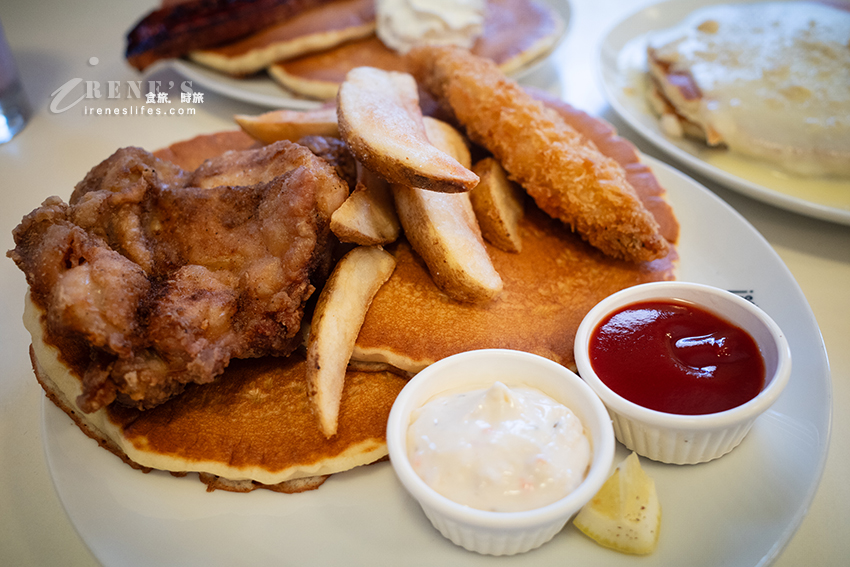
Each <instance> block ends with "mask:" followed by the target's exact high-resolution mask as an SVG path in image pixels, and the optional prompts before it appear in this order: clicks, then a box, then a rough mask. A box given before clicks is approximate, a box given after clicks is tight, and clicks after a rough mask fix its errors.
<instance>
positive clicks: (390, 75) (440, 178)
mask: <svg viewBox="0 0 850 567" xmlns="http://www.w3.org/2000/svg"><path fill="white" fill-rule="evenodd" d="M337 120H338V122H339V132H340V136H341V137H342V139H343V140H345V142H346V143H347V144H348V147H349V148H350V149H351V151H352V153H353V154H354V155H355V157H357V159H358V160H360V161H361V162H362V163H363V164H364V165H365V166H366V167H368V168H369V169H371V170H372V171H374V172H376V173H378V174H379V175H381V176H382V177H384V178H385V179H386V180H387V181H389V182H391V183H401V184H404V185H408V186H411V187H418V188H422V189H429V190H431V191H440V192H445V193H457V192H464V191H469V190H470V189H472V188H473V187H475V186H476V185H477V184H478V176H477V175H475V174H474V173H473V172H472V171H470V170H469V168H468V167H464V166H463V165H461V164H460V163H458V161H457V160H456V159H454V158H453V157H451V156H449V155H447V154H446V153H445V152H444V151H440V150H439V149H437V148H436V147H435V146H434V145H433V144H432V143H431V142H429V141H428V136H427V135H426V134H425V127H424V125H423V122H422V111H421V110H420V108H419V91H418V88H417V86H416V81H414V80H413V77H412V76H411V75H409V74H407V73H398V72H394V71H383V70H380V69H375V68H373V67H357V68H355V69H352V70H351V71H349V73H348V74H347V75H346V78H345V81H344V82H343V83H342V85H340V88H339V93H338V94H337Z"/></svg>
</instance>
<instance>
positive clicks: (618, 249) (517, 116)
mask: <svg viewBox="0 0 850 567" xmlns="http://www.w3.org/2000/svg"><path fill="white" fill-rule="evenodd" d="M408 62H409V63H410V65H411V69H412V71H413V74H414V75H415V76H416V78H417V80H418V81H419V83H420V85H421V86H422V87H423V88H424V89H425V90H427V91H428V92H430V93H431V94H432V95H433V96H435V97H436V98H437V99H438V100H439V101H440V102H441V103H442V104H443V105H444V106H445V107H447V108H448V109H450V110H451V111H452V112H453V113H454V115H455V116H456V118H457V119H458V121H459V122H460V123H461V124H462V125H463V126H464V127H465V128H466V132H467V134H468V135H469V137H470V138H471V139H472V140H473V141H474V142H476V143H478V144H481V145H482V146H484V147H485V148H487V149H488V150H490V151H491V152H492V153H493V154H494V155H495V156H496V158H497V159H499V160H500V161H501V162H502V165H503V166H504V167H505V169H506V170H507V171H508V173H509V174H510V176H511V178H512V179H513V180H515V181H516V182H517V183H519V184H520V185H522V186H523V187H524V188H525V190H526V191H527V192H528V193H529V195H531V197H532V198H533V199H534V200H535V202H536V203H537V205H538V206H539V207H541V208H542V209H543V210H544V211H546V213H547V214H549V215H551V216H552V217H555V218H558V219H560V220H562V221H563V222H565V223H566V224H568V225H569V226H571V227H572V228H573V229H574V230H575V231H576V232H578V233H579V234H580V235H581V236H582V238H584V239H585V240H587V241H588V242H589V243H590V244H592V245H593V246H595V247H597V248H599V249H600V250H602V251H603V252H604V253H606V254H608V255H609V256H612V257H614V258H621V259H625V260H628V261H632V262H642V261H650V260H654V259H657V258H662V257H664V256H665V255H666V254H667V252H668V250H669V248H668V244H667V241H666V240H665V239H664V237H663V236H662V235H661V233H660V230H659V226H658V223H657V222H656V221H655V219H654V218H653V216H652V215H651V214H650V213H649V212H648V211H647V210H646V208H645V207H644V206H643V204H642V203H641V201H640V199H639V198H638V196H637V194H636V193H635V191H634V188H632V187H631V185H630V184H629V183H628V181H627V180H626V176H625V172H624V170H623V168H622V167H621V166H620V165H619V164H618V163H617V162H616V161H615V160H613V159H612V158H609V157H607V156H605V155H603V154H602V153H600V152H599V151H598V149H597V148H596V147H595V146H594V145H593V144H590V143H587V142H586V141H585V140H584V139H583V138H582V136H581V135H580V134H579V133H578V132H577V131H576V130H575V129H574V128H572V127H571V126H569V125H568V124H567V123H566V122H565V121H564V120H563V118H561V117H560V116H559V115H558V113H557V112H554V111H552V110H550V109H547V108H546V107H545V106H544V105H543V104H542V103H541V102H539V101H537V100H534V99H533V98H532V97H531V96H530V95H529V94H528V93H526V92H525V91H524V90H523V89H522V88H521V87H520V86H519V85H518V84H517V83H516V82H514V81H512V80H510V79H508V78H507V77H505V75H504V74H503V73H502V72H501V71H500V70H499V69H498V68H497V67H496V66H495V65H494V64H493V63H492V62H491V61H487V60H485V59H482V58H478V57H475V56H473V55H471V54H470V53H469V52H468V51H466V50H463V49H459V48H453V47H431V46H429V47H418V48H415V49H413V50H412V51H411V52H410V53H409V54H408Z"/></svg>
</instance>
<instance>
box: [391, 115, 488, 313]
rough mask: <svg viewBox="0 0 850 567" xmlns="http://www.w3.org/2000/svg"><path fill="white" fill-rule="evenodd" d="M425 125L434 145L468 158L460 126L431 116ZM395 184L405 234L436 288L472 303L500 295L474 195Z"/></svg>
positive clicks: (461, 157) (458, 299) (397, 208)
mask: <svg viewBox="0 0 850 567" xmlns="http://www.w3.org/2000/svg"><path fill="white" fill-rule="evenodd" d="M424 123H425V129H426V131H427V134H428V137H429V139H431V140H432V141H433V143H434V144H435V145H437V146H438V147H440V148H441V149H444V150H445V151H453V148H454V150H457V151H458V154H457V155H455V156H454V157H455V158H458V159H460V160H464V159H465V160H467V162H468V161H469V159H470V158H469V150H468V149H467V148H466V144H465V142H464V141H463V137H462V136H461V135H460V134H459V133H458V132H457V130H455V129H454V128H452V127H451V126H449V125H448V124H446V123H445V122H440V121H439V120H435V119H433V118H427V117H426V118H425V122H424ZM458 140H459V141H460V145H458ZM461 147H462V148H463V149H462V150H461V149H460V148H461ZM464 151H465V154H464V153H463V152H464ZM392 187H393V195H394V196H395V203H396V211H397V212H398V216H399V220H401V224H402V227H404V233H405V236H406V237H407V240H408V241H409V242H410V244H411V246H413V249H414V250H416V252H417V253H418V254H419V255H420V256H421V257H422V259H423V260H424V261H425V264H426V265H427V266H428V271H429V272H430V274H431V277H432V278H433V280H434V283H435V284H436V285H437V287H439V288H440V289H441V290H442V291H443V292H444V293H445V294H446V295H448V296H449V297H451V298H453V299H455V300H457V301H464V302H468V303H484V302H487V301H490V300H492V299H494V298H495V297H496V296H498V295H499V293H500V292H501V291H502V278H501V277H500V276H499V273H498V272H497V271H496V269H495V268H494V267H493V263H492V262H491V260H490V256H489V254H488V253H487V248H486V247H485V245H484V240H483V238H482V236H481V231H480V229H479V228H478V221H477V220H476V218H475V212H474V211H473V209H472V203H471V202H470V199H469V194H468V193H438V192H435V191H427V190H424V189H418V188H415V187H409V186H406V185H393V186H392Z"/></svg>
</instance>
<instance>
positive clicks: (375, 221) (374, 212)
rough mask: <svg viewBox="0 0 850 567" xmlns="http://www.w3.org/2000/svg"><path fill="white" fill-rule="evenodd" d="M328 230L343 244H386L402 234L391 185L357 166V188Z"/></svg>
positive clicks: (334, 215)
mask: <svg viewBox="0 0 850 567" xmlns="http://www.w3.org/2000/svg"><path fill="white" fill-rule="evenodd" d="M331 231H332V232H333V233H334V234H335V235H336V236H337V238H339V239H340V240H341V241H342V242H353V243H354V244H360V245H361V246H373V245H377V244H389V243H390V242H395V241H396V239H397V238H398V236H399V234H400V233H401V224H400V223H399V220H398V215H397V214H396V212H395V203H394V201H393V194H392V191H391V190H390V185H389V183H387V182H386V181H385V180H384V179H383V178H381V177H378V176H377V175H375V174H374V173H372V172H371V171H369V170H368V169H366V168H365V167H363V166H362V165H360V164H359V163H358V164H357V185H356V186H355V187H354V191H352V192H351V195H349V196H348V199H346V200H345V202H344V203H343V204H342V206H340V208H338V209H337V210H336V211H335V212H334V214H333V215H332V216H331Z"/></svg>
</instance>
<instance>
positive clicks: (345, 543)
mask: <svg viewBox="0 0 850 567" xmlns="http://www.w3.org/2000/svg"><path fill="white" fill-rule="evenodd" d="M644 159H645V160H646V162H647V163H648V164H649V165H650V166H651V167H652V169H653V170H654V172H655V174H656V175H657V177H658V179H659V181H660V183H661V184H662V185H663V186H664V187H665V188H666V190H667V193H668V198H669V201H670V203H671V205H672V206H673V208H674V210H675V212H676V215H677V218H678V220H679V222H680V223H681V235H680V238H679V242H678V245H677V248H678V251H679V255H680V258H681V259H680V261H679V265H678V270H677V279H679V280H683V281H693V282H699V283H705V284H710V285H713V286H717V287H721V288H724V289H729V290H732V291H734V292H735V293H738V294H739V295H742V296H745V297H747V298H748V299H750V300H752V301H753V302H754V303H755V304H756V305H758V306H759V307H761V308H762V309H763V310H764V311H766V312H767V313H768V314H769V315H770V316H771V317H772V318H773V319H774V320H775V321H776V322H777V323H778V324H779V326H780V327H781V328H782V329H784V330H785V332H786V334H787V338H788V341H789V344H790V347H791V352H792V358H793V370H792V375H791V378H790V381H789V383H788V386H787V388H786V390H785V391H784V393H783V394H782V395H781V396H780V398H779V399H778V401H777V402H776V403H775V405H774V406H772V408H771V409H770V410H769V411H767V412H766V413H765V414H764V415H762V416H761V417H760V418H759V419H758V420H757V421H756V423H755V425H754V427H753V429H752V430H751V432H750V434H749V435H748V436H747V438H746V439H745V440H744V441H743V443H742V444H741V445H740V446H739V447H738V448H736V449H735V450H733V451H732V452H731V453H729V454H728V455H726V456H724V457H723V458H721V459H718V460H716V461H712V462H710V463H706V464H701V465H695V466H676V465H664V464H660V463H655V462H652V461H649V460H646V459H642V462H643V466H644V467H645V469H646V471H647V473H648V474H649V475H650V476H651V477H652V478H654V480H655V483H656V486H657V489H658V495H659V499H660V501H661V506H662V510H663V519H662V527H661V538H660V541H659V544H658V548H657V550H656V551H655V553H653V554H652V555H650V556H647V557H644V558H641V559H640V561H641V563H642V564H652V565H717V564H735V565H766V564H769V563H770V562H771V561H772V560H773V559H774V558H776V557H777V556H778V554H779V553H780V552H781V551H782V549H783V548H784V546H785V545H786V544H787V542H788V541H789V539H790V538H791V536H792V535H793V533H794V532H795V530H796V529H797V527H798V525H799V524H800V522H801V521H802V519H803V517H804V516H805V514H806V512H807V510H808V507H809V505H810V504H811V501H812V499H813V497H814V493H815V490H816V488H817V485H818V482H819V480H820V477H821V473H822V471H823V467H824V464H825V461H826V453H827V446H828V438H829V429H830V423H831V411H832V404H831V383H830V377H829V368H828V363H827V358H826V352H825V348H824V344H823V341H822V339H821V336H820V332H819V329H818V326H817V323H816V321H815V318H814V315H813V314H812V312H811V310H810V308H809V306H808V304H807V302H806V299H805V297H804V296H803V294H802V291H801V290H800V288H799V287H798V285H797V283H796V282H795V281H794V278H793V277H792V275H791V274H790V272H789V271H788V270H787V268H786V267H785V266H784V264H783V263H782V261H781V260H780V258H779V257H778V255H777V254H776V253H775V252H774V251H773V249H772V248H771V246H770V245H769V244H768V243H767V241H765V240H764V238H763V237H762V236H761V235H760V234H758V232H757V231H756V230H755V229H754V228H753V227H752V226H751V225H749V223H747V221H746V220H744V218H743V217H741V216H740V215H739V214H738V213H737V212H735V211H734V210H733V209H732V208H731V207H729V206H728V205H726V204H725V203H724V202H723V201H721V200H720V199H719V198H717V197H716V196H714V195H713V194H712V193H711V192H709V191H708V190H706V189H705V188H704V187H702V186H700V185H699V184H698V183H696V182H695V181H693V180H692V179H690V178H689V177H687V176H685V175H683V174H682V173H679V172H678V171H676V170H674V169H672V168H670V167H669V166H666V165H664V164H662V163H660V162H658V161H657V160H653V159H651V158H648V157H647V158H644ZM42 412H43V434H44V446H45V452H46V456H47V464H48V468H49V470H50V473H51V476H52V478H53V481H54V484H55V486H56V490H57V493H58V495H59V498H60V500H61V502H62V504H63V505H64V507H65V509H66V511H67V513H68V516H69V518H70V520H71V522H72V523H73V524H74V526H75V528H76V529H77V531H78V533H79V534H80V536H81V537H82V539H83V540H84V541H85V542H86V544H87V545H88V547H89V548H90V549H91V551H92V552H93V554H94V555H95V557H96V558H97V559H98V560H99V561H100V562H101V563H102V564H104V565H107V566H108V565H124V564H128V563H144V564H154V563H168V564H181V565H196V564H197V565H232V564H265V563H273V562H274V563H276V564H307V563H311V564H319V565H324V564H340V563H342V564H346V565H359V564H363V565H365V564H368V565H397V564H398V563H399V562H400V561H403V562H404V563H405V564H410V565H426V564H427V565H433V564H435V563H436V564H452V565H454V564H463V565H485V564H492V563H493V562H494V561H500V562H505V563H510V564H516V565H520V564H534V565H563V564H564V561H566V560H571V561H574V562H576V563H577V564H584V563H587V564H592V563H599V564H606V565H632V564H634V563H635V561H637V560H638V559H637V558H635V557H632V556H628V555H620V554H618V553H615V552H613V551H609V550H606V549H603V548H601V547H599V546H597V545H596V544H595V543H593V542H592V541H591V540H589V539H588V538H586V537H584V536H583V535H582V534H581V533H579V532H578V531H577V530H576V529H575V528H574V527H573V526H571V525H568V526H567V527H566V528H565V529H564V531H563V532H562V533H559V534H558V535H557V536H556V537H555V538H554V539H553V540H552V541H551V542H549V543H547V544H545V545H544V546H543V547H541V548H540V549H537V550H534V551H531V552H529V553H526V554H522V555H517V556H513V557H508V558H502V559H499V560H496V559H494V558H492V557H486V556H481V555H478V554H475V553H470V552H467V551H465V550H463V549H461V548H460V547H456V546H454V545H452V544H451V543H450V542H449V541H448V540H446V539H444V538H443V537H442V536H440V534H439V533H438V532H437V531H436V530H434V529H433V528H432V527H431V525H430V523H429V522H428V520H427V518H426V517H425V516H424V514H423V513H422V511H421V510H420V508H419V506H418V505H417V503H416V501H415V500H414V499H413V498H412V497H410V496H409V495H408V494H407V493H406V492H405V491H404V489H403V487H402V485H401V484H400V482H399V481H398V480H397V478H396V477H395V475H394V473H393V470H392V468H391V466H390V464H389V463H387V462H381V463H377V464H374V465H370V466H365V467H358V468H356V469H353V470H351V471H348V472H345V473H340V474H337V475H333V476H331V477H330V478H329V479H328V480H327V482H325V484H324V485H322V486H321V487H320V488H319V489H318V490H312V491H307V492H304V493H301V494H290V495H287V494H278V493H274V492H271V491H265V490H260V491H254V492H252V493H249V494H238V493H231V492H226V491H221V490H219V491H215V492H212V493H208V492H206V491H205V490H204V488H203V485H202V484H200V483H198V482H197V480H196V479H195V478H192V477H193V476H194V475H190V476H187V477H175V476H172V475H170V474H168V473H165V472H160V471H154V472H151V473H149V474H142V473H140V472H139V471H136V470H133V469H131V468H130V467H128V466H126V465H125V464H124V463H123V462H121V460H120V459H118V458H116V457H115V456H113V455H111V454H110V453H108V452H107V451H103V450H101V449H100V448H99V447H98V446H97V444H96V443H95V442H94V441H92V440H91V439H89V438H87V437H86V436H85V435H83V434H82V433H81V432H80V430H79V429H78V428H77V426H76V425H75V424H74V423H73V422H72V421H71V420H70V419H68V417H67V416H66V415H65V414H64V413H63V412H62V411H61V410H59V409H58V408H56V407H55V406H54V405H53V404H52V403H51V402H50V401H44V402H43V406H42ZM626 454H627V452H626V450H625V448H624V447H622V446H618V448H617V457H616V459H615V461H619V460H621V459H622V458H624V457H625V456H626Z"/></svg>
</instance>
